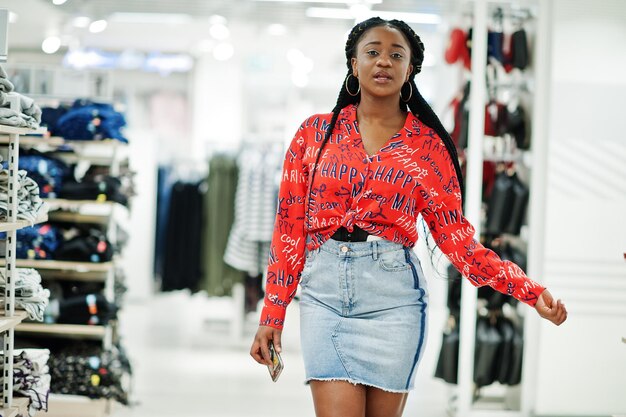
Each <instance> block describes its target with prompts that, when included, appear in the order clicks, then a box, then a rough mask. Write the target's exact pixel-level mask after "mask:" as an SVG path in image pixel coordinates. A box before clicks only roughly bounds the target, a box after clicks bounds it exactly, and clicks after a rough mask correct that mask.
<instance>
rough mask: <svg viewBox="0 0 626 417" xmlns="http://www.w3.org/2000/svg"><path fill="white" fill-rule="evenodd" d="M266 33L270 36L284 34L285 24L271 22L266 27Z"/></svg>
mask: <svg viewBox="0 0 626 417" xmlns="http://www.w3.org/2000/svg"><path fill="white" fill-rule="evenodd" d="M267 33H269V34H270V35H272V36H285V35H286V34H287V26H285V25H281V24H280V23H272V24H271V25H269V26H268V27H267Z"/></svg>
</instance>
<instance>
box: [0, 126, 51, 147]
mask: <svg viewBox="0 0 626 417" xmlns="http://www.w3.org/2000/svg"><path fill="white" fill-rule="evenodd" d="M47 131H48V130H47V129H46V128H45V127H38V128H36V129H31V128H29V127H14V126H7V125H2V124H0V135H43V134H44V133H46V132H47ZM21 139H24V138H20V142H21ZM0 143H4V144H7V143H9V137H8V136H0Z"/></svg>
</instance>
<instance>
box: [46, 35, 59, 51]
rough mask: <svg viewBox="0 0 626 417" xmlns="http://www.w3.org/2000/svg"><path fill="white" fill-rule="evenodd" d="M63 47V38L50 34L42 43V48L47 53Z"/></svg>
mask: <svg viewBox="0 0 626 417" xmlns="http://www.w3.org/2000/svg"><path fill="white" fill-rule="evenodd" d="M60 47H61V39H59V37H58V36H48V37H47V38H46V39H44V40H43V42H42V43H41V49H42V50H43V51H44V52H45V53H47V54H53V53H55V52H56V51H58V50H59V48H60Z"/></svg>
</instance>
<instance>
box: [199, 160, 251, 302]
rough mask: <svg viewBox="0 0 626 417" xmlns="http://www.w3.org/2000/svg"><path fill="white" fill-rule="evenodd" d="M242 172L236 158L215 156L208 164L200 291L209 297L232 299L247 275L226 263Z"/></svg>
mask: <svg viewBox="0 0 626 417" xmlns="http://www.w3.org/2000/svg"><path fill="white" fill-rule="evenodd" d="M238 175H239V168H238V166H237V160H236V158H235V157H233V156H230V155H226V154H216V155H214V156H213V157H212V158H211V159H210V160H209V175H208V178H207V185H208V186H207V192H206V194H205V198H204V204H205V207H206V208H205V210H204V214H203V215H204V223H203V225H204V226H203V227H204V230H203V232H202V259H203V271H202V282H201V284H200V288H201V289H203V290H205V291H206V292H207V294H209V295H216V296H222V295H230V294H231V290H232V287H233V285H234V284H235V283H239V282H242V281H243V278H244V275H245V274H244V273H243V272H242V271H240V270H238V269H235V268H233V267H232V266H230V265H228V264H227V263H226V262H225V261H224V253H225V252H226V245H227V244H228V236H229V233H230V230H231V228H232V225H233V223H234V221H235V193H236V190H237V181H238Z"/></svg>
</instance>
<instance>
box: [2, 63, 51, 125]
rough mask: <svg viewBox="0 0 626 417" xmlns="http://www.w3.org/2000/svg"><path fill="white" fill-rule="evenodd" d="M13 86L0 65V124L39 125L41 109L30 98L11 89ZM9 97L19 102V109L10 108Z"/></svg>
mask: <svg viewBox="0 0 626 417" xmlns="http://www.w3.org/2000/svg"><path fill="white" fill-rule="evenodd" d="M13 90H14V86H13V83H11V81H9V79H8V78H7V73H6V71H5V70H4V68H2V67H1V66H0V124H3V125H8V126H16V127H30V128H36V127H39V124H40V123H41V113H42V112H41V109H40V108H39V106H38V105H36V104H35V101H34V100H33V99H32V98H30V97H26V96H23V95H21V94H18V93H16V92H14V91H13ZM11 97H14V98H15V99H16V100H17V101H18V102H19V103H20V110H13V109H11V102H10V100H11Z"/></svg>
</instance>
